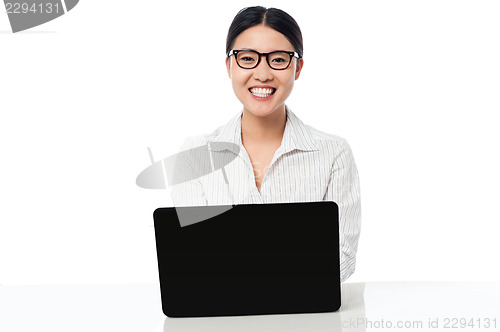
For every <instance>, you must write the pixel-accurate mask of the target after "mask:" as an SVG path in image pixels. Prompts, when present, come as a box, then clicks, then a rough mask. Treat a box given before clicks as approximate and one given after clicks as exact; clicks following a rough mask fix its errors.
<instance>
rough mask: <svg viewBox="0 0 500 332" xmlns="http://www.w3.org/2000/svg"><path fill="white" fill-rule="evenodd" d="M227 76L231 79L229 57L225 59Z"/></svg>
mask: <svg viewBox="0 0 500 332" xmlns="http://www.w3.org/2000/svg"><path fill="white" fill-rule="evenodd" d="M226 69H227V75H228V76H229V78H231V57H226Z"/></svg>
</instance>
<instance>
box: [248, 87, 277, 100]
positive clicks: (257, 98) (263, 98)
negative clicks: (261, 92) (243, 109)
mask: <svg viewBox="0 0 500 332" xmlns="http://www.w3.org/2000/svg"><path fill="white" fill-rule="evenodd" d="M254 88H265V89H273V90H274V92H273V94H272V95H270V96H269V97H257V96H256V95H254V94H253V93H252V92H250V89H254ZM277 90H278V89H276V88H275V87H274V86H269V85H254V86H252V87H250V88H248V93H249V94H250V95H251V96H252V97H253V98H254V99H255V100H269V99H271V98H273V97H274V95H275V94H276V91H277Z"/></svg>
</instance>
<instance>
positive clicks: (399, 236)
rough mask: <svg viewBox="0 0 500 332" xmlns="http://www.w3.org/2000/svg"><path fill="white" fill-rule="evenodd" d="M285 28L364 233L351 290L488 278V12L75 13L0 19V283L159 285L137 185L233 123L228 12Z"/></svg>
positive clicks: (494, 218)
mask: <svg viewBox="0 0 500 332" xmlns="http://www.w3.org/2000/svg"><path fill="white" fill-rule="evenodd" d="M256 4H262V5H265V6H268V7H277V8H281V9H283V10H285V11H287V12H288V13H289V14H291V15H292V16H293V17H294V18H295V19H296V20H297V21H298V23H299V25H300V26H301V29H302V32H303V36H304V46H305V50H304V59H305V65H304V68H303V71H302V74H301V77H300V78H299V80H298V81H297V82H296V85H295V89H294V92H293V93H292V95H291V97H290V98H289V99H288V101H287V104H288V105H289V106H290V108H291V109H292V110H293V111H294V112H295V113H296V114H297V115H298V116H299V117H300V118H301V119H302V120H303V121H304V122H305V123H306V124H309V125H311V126H313V127H315V128H317V129H319V130H323V131H325V132H329V133H333V134H337V135H339V136H342V137H345V138H346V139H347V140H348V142H349V143H350V145H351V147H352V149H353V152H354V156H355V159H356V163H357V166H358V169H359V173H360V179H361V191H362V216H363V228H362V234H361V238H360V245H359V251H358V264H357V271H356V273H355V275H353V277H351V279H350V281H385V280H426V281H427V280H436V281H439V280H443V281H444V280H447V281H459V280H461V281H469V280H471V281H472V280H474V281H486V280H500V268H499V267H498V263H497V254H498V252H500V244H499V242H500V241H499V240H498V234H499V231H500V227H499V223H500V212H499V207H498V199H499V188H500V175H499V171H498V170H499V169H500V158H499V156H498V150H499V149H498V143H499V142H500V133H499V131H498V129H497V128H498V124H499V120H498V117H497V113H499V111H500V98H499V91H500V90H499V89H500V61H499V60H498V59H500V43H499V40H500V20H499V19H498V18H499V17H500V2H498V1H486V0H485V1H473V0H469V1H458V0H453V1H442V0H432V1H428V0H419V1H403V0H397V1H373V0H370V1H322V2H320V1H300V2H299V1H289V0H288V1H262V2H260V3H255V2H248V1H235V0H232V1H224V2H223V1H218V2H210V1H180V2H177V3H175V4H172V3H171V2H169V1H159V0H147V1H140V2H138V1H124V0H107V1H91V0H82V1H81V2H80V3H79V4H78V5H77V6H76V7H75V8H74V9H73V10H72V11H70V12H69V13H68V14H66V15H64V16H62V17H60V18H58V19H56V20H54V21H52V22H49V23H47V24H44V25H41V26H39V27H36V28H33V29H31V30H28V31H26V32H22V33H17V34H12V33H11V32H10V26H9V22H8V19H7V15H6V14H3V13H0V66H1V70H0V112H1V113H0V114H1V116H0V146H1V154H0V156H1V162H0V195H1V197H0V284H25V283H36V284H59V283H130V282H156V281H157V280H158V277H157V269H156V252H155V245H154V232H153V227H152V222H153V220H152V213H153V211H154V209H155V208H157V207H160V206H169V205H170V204H171V200H170V197H169V194H168V192H167V191H154V190H151V191H148V190H145V189H141V188H138V187H136V185H135V178H136V176H137V174H138V173H139V172H141V171H142V170H143V169H144V168H145V167H147V166H148V165H149V164H150V160H149V156H148V153H147V147H148V146H150V147H151V148H152V150H153V153H154V155H155V158H156V159H160V158H164V157H166V156H168V155H170V154H173V153H175V152H177V151H178V149H179V148H180V144H181V143H182V141H183V139H184V138H185V137H186V136H193V135H198V134H202V133H207V132H211V131H213V130H214V129H215V128H217V127H218V126H220V125H223V124H225V123H226V122H227V121H229V119H230V118H231V117H232V116H234V115H235V114H236V112H238V111H239V110H240V109H241V104H240V103H239V102H238V100H237V99H236V97H235V96H234V94H233V91H232V88H231V84H230V80H229V79H228V77H227V73H226V69H225V66H224V60H225V55H224V52H225V38H226V34H227V29H228V28H229V25H230V23H231V21H232V19H233V17H234V16H235V14H236V13H237V12H238V10H240V9H241V8H243V7H245V6H250V5H256Z"/></svg>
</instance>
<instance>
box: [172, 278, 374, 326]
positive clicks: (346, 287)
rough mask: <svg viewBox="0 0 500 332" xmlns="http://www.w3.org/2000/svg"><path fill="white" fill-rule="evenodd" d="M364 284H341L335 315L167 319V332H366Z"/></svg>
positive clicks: (331, 313) (332, 313)
mask: <svg viewBox="0 0 500 332" xmlns="http://www.w3.org/2000/svg"><path fill="white" fill-rule="evenodd" d="M364 293H365V283H344V284H342V295H341V296H342V306H341V308H340V309H339V310H338V311H336V312H330V313H318V314H293V315H259V316H232V317H199V318H169V317H167V318H165V322H164V325H163V331H164V332H187V331H189V332H192V331H196V332H215V331H217V332H224V331H231V332H239V331H241V332H243V331H245V332H261V331H286V332H294V331H297V332H298V331H300V332H308V331H318V332H320V331H329V332H333V331H342V332H350V331H365V324H363V323H361V322H364V320H365V319H366V314H365V300H364Z"/></svg>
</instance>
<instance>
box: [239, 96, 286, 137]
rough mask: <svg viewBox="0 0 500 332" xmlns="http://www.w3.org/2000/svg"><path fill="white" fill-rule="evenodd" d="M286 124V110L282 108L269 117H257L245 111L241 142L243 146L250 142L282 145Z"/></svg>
mask: <svg viewBox="0 0 500 332" xmlns="http://www.w3.org/2000/svg"><path fill="white" fill-rule="evenodd" d="M285 124H286V110H285V106H284V105H283V107H282V108H280V109H278V110H276V111H274V112H273V113H271V114H269V115H268V116H264V117H261V116H255V115H254V114H252V113H251V112H249V111H247V110H246V109H243V116H242V117H241V140H242V142H243V144H244V143H245V141H246V142H248V141H251V142H255V143H269V142H272V141H275V142H279V143H281V140H282V139H283V132H284V131H285Z"/></svg>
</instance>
